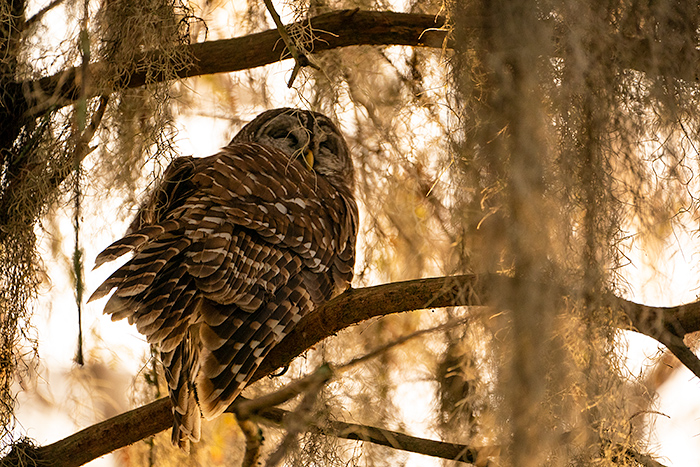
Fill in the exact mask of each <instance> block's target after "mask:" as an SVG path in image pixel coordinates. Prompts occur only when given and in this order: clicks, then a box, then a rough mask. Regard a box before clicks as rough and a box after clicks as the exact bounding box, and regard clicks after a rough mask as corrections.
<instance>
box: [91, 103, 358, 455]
mask: <svg viewBox="0 0 700 467" xmlns="http://www.w3.org/2000/svg"><path fill="white" fill-rule="evenodd" d="M353 186H354V182H353V166H352V161H351V159H350V155H349V151H348V147H347V144H346V143H345V140H344V139H343V137H342V135H341V134H340V132H339V131H338V129H337V128H336V126H335V125H334V124H333V123H332V122H331V121H330V120H329V119H328V118H327V117H325V116H323V115H321V114H318V113H315V112H309V111H304V110H297V109H275V110H269V111H267V112H264V113H262V114H261V115H259V116H258V117H257V118H255V119H254V120H253V121H252V122H250V123H249V124H248V125H246V126H245V127H244V128H243V129H242V130H241V131H240V132H239V133H238V134H237V135H236V136H235V137H234V138H233V140H232V141H231V143H230V144H229V145H228V146H226V147H225V148H224V149H223V150H222V151H221V152H219V153H218V154H216V155H214V156H210V157H205V158H192V157H182V158H178V159H176V160H174V161H173V162H172V164H171V165H170V166H169V167H168V168H167V170H166V171H165V173H164V175H163V178H162V180H161V181H160V183H159V184H158V186H157V187H156V189H155V190H153V192H152V193H151V195H150V196H149V198H148V199H147V200H146V202H145V203H144V204H143V205H142V206H141V208H140V210H139V211H138V213H137V215H136V217H135V219H134V220H133V222H132V223H131V225H130V227H129V229H128V231H127V233H126V236H125V237H124V238H122V239H121V240H118V241H116V242H114V243H113V244H112V245H110V246H109V247H107V249H105V250H104V251H103V252H102V253H100V254H99V255H98V257H97V260H96V266H95V267H97V266H100V265H101V264H103V263H105V262H108V261H112V260H114V259H116V258H118V257H120V256H122V255H123V254H125V253H129V252H133V256H132V258H131V259H130V260H129V261H128V262H127V263H126V264H124V265H123V266H122V267H120V268H119V269H118V270H117V271H116V272H115V273H114V274H112V275H111V276H110V277H109V278H108V279H107V280H106V281H105V282H104V283H103V284H102V285H101V286H100V287H99V288H98V289H97V290H96V291H95V292H94V293H93V295H92V296H91V297H90V300H94V299H97V298H100V297H103V296H105V295H107V294H109V293H110V291H112V290H113V289H116V290H115V291H114V293H113V294H112V296H111V297H110V299H109V301H108V302H107V304H106V305H105V309H104V311H105V313H108V314H110V315H111V317H112V320H118V319H122V318H128V320H129V323H136V328H137V329H138V330H139V332H141V333H142V334H144V335H145V336H146V338H147V340H148V342H150V343H152V344H157V345H158V346H159V348H160V356H161V359H162V363H163V366H164V368H165V378H166V381H167V383H168V389H169V392H170V398H171V401H172V406H173V417H174V422H173V432H172V440H173V443H175V444H178V445H180V446H181V447H187V446H188V445H189V441H197V440H199V436H200V423H201V417H202V415H203V416H204V417H205V418H208V419H210V418H213V417H216V416H218V415H220V414H221V413H222V412H223V411H224V410H225V409H226V408H227V407H228V406H229V405H230V403H231V402H232V401H233V400H234V399H235V397H236V396H237V395H238V394H239V393H240V392H241V390H242V389H243V388H244V386H245V385H246V384H247V383H248V382H249V381H250V378H251V377H252V376H253V373H254V372H255V370H256V369H257V367H258V366H259V365H260V363H261V362H262V360H263V359H264V358H265V356H266V355H267V354H268V352H269V351H270V349H271V348H272V347H273V346H274V345H275V344H277V343H278V342H279V341H280V340H281V339H282V338H283V337H284V336H285V335H287V334H288V333H289V332H290V330H291V329H292V328H293V327H294V326H295V325H296V323H298V322H299V320H300V319H301V318H302V317H303V316H304V315H306V314H307V313H308V312H309V311H310V310H312V309H313V308H314V307H316V306H318V305H320V304H322V303H324V302H326V301H328V300H329V299H331V298H332V297H334V296H335V295H337V294H339V293H341V292H343V291H344V290H345V289H347V288H348V287H349V285H350V281H351V279H352V274H353V265H354V261H355V238H356V233H357V224H358V213H357V205H356V204H355V200H354V198H353Z"/></svg>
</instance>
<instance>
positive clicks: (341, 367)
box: [334, 316, 474, 373]
mask: <svg viewBox="0 0 700 467" xmlns="http://www.w3.org/2000/svg"><path fill="white" fill-rule="evenodd" d="M472 319H474V317H473V316H468V317H466V318H461V319H455V320H450V321H448V322H447V323H443V324H441V325H439V326H434V327H432V328H428V329H421V330H419V331H416V332H413V333H411V334H409V335H407V336H403V337H401V338H399V339H396V340H394V341H391V342H389V343H388V344H385V345H382V346H381V347H378V348H376V349H374V350H372V351H371V352H369V353H366V354H365V355H362V356H360V357H357V358H353V359H352V360H350V361H349V362H347V363H343V364H342V365H337V366H335V365H334V368H335V371H336V373H337V372H341V371H345V370H347V369H348V368H350V367H352V366H355V365H358V364H360V363H362V362H365V361H367V360H371V359H372V358H374V357H377V356H378V355H381V354H382V353H384V352H386V351H387V350H389V349H391V348H394V347H398V346H399V345H401V344H404V343H406V342H408V341H410V340H411V339H415V338H417V337H420V336H423V335H425V334H430V333H433V332H438V331H443V330H445V329H451V328H453V327H455V326H459V325H460V324H464V323H466V322H468V321H471V320H472Z"/></svg>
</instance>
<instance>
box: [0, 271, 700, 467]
mask: <svg viewBox="0 0 700 467" xmlns="http://www.w3.org/2000/svg"><path fill="white" fill-rule="evenodd" d="M513 281H514V279H513V278H511V277H506V276H501V275H495V274H484V275H463V276H454V277H436V278H430V279H420V280H414V281H407V282H395V283H391V284H385V285H380V286H376V287H367V288H363V289H352V290H349V291H347V292H345V293H344V294H342V295H340V296H339V297H337V298H336V299H334V300H332V301H331V302H329V303H327V304H326V305H324V306H322V307H319V308H318V309H317V310H315V311H314V312H313V313H311V314H309V315H308V316H307V317H305V318H304V319H303V320H301V321H300V322H299V324H298V325H297V327H296V328H295V329H294V331H293V332H292V333H290V334H289V335H288V336H287V337H286V338H285V339H284V340H283V341H282V342H281V343H280V344H278V345H277V346H276V347H274V348H273V350H272V351H271V352H270V354H269V355H268V357H267V358H266V359H265V361H263V364H262V365H261V366H260V368H258V371H257V372H256V373H255V376H254V377H253V381H257V380H258V379H260V378H262V377H264V376H266V375H268V374H271V373H272V372H273V371H274V370H275V369H277V368H279V367H281V366H285V365H286V364H288V363H289V362H291V360H293V359H294V358H295V357H297V356H298V355H300V354H301V353H303V352H304V351H306V350H307V349H309V348H311V347H312V346H314V345H315V344H316V343H318V342H320V341H321V340H323V339H325V338H327V337H329V336H332V335H334V334H336V333H337V332H339V331H340V330H342V329H345V328H347V327H350V326H352V325H354V324H358V323H360V322H362V321H365V320H368V319H371V318H374V317H377V316H385V315H389V314H393V313H401V312H405V311H411V310H420V309H427V308H439V307H447V306H485V305H489V304H494V303H497V300H496V299H497V297H498V296H499V293H498V292H499V291H500V292H502V291H503V290H507V287H509V285H511V284H512V282H513ZM537 286H538V284H533V287H537ZM540 286H541V284H540ZM565 297H566V294H565V293H564V291H560V293H559V295H558V298H556V299H561V300H562V301H563V300H564V298H565ZM606 301H607V303H608V305H609V306H610V307H612V308H615V309H618V310H621V311H623V312H624V315H623V316H622V318H621V319H620V321H619V322H618V323H617V326H619V327H620V328H624V329H634V330H638V331H639V332H642V333H644V334H646V335H649V336H651V337H653V338H655V339H657V340H659V341H660V342H662V343H663V339H667V338H670V337H671V336H674V339H681V342H682V338H683V337H684V336H685V334H687V333H691V332H696V331H700V302H694V303H690V304H687V305H681V306H676V307H649V306H645V305H640V304H637V303H633V302H630V301H627V300H623V299H621V298H618V297H615V296H613V295H610V296H609V297H606ZM513 312H517V310H513ZM675 342H676V344H677V343H678V341H677V340H675ZM693 358H694V356H693ZM171 425H172V416H171V405H170V401H169V400H168V399H166V398H163V399H159V400H157V401H155V402H152V403H150V404H148V405H145V406H143V407H139V408H137V409H134V410H131V411H129V412H126V413H123V414H121V415H118V416H116V417H113V418H111V419H109V420H106V421H104V422H101V423H98V424H96V425H93V426H91V427H88V428H86V429H84V430H82V431H80V432H78V433H75V434H73V435H71V436H69V437H68V438H65V439H63V440H61V441H58V442H56V443H53V444H51V445H47V446H42V447H39V448H37V449H36V452H35V455H36V456H38V458H39V459H41V460H42V461H45V462H56V464H55V465H61V466H63V467H76V466H80V465H82V464H84V463H86V462H88V461H90V460H92V459H95V458H97V457H100V456H103V455H105V454H107V453H109V452H112V451H114V450H116V449H119V448H121V447H123V446H127V445H129V444H132V443H135V442H137V441H139V440H141V439H143V438H146V437H148V436H151V435H153V434H156V433H158V432H160V431H163V430H166V429H167V428H169V427H170V426H171ZM6 465H7V466H9V465H13V464H8V463H7V461H0V467H4V466H6Z"/></svg>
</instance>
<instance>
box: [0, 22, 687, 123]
mask: <svg viewBox="0 0 700 467" xmlns="http://www.w3.org/2000/svg"><path fill="white" fill-rule="evenodd" d="M483 24H484V22H483V20H482V18H478V17H475V18H473V21H472V23H471V24H467V25H466V26H467V27H470V28H480V27H483ZM296 28H309V29H310V30H311V31H313V33H312V34H311V37H312V38H311V39H310V40H309V41H308V43H304V44H303V46H304V50H308V51H311V52H313V53H317V52H322V51H325V50H330V49H335V48H339V47H348V46H353V45H406V46H413V47H433V48H452V46H453V43H452V42H451V41H450V35H449V34H448V30H447V28H446V23H445V18H443V17H441V16H434V15H423V14H411V13H395V12H391V11H363V10H357V9H356V10H340V11H333V12H330V13H325V14H322V15H319V16H316V17H314V18H311V19H309V20H304V21H299V22H296V23H292V24H290V25H287V26H286V27H285V29H286V30H288V31H292V30H294V29H296ZM562 35H563V33H562ZM610 43H611V44H613V45H612V49H611V50H610V51H609V53H608V55H611V56H615V57H618V59H619V61H620V63H619V64H618V65H619V68H620V69H621V70H622V69H635V70H638V71H642V72H644V73H647V74H649V75H650V76H657V75H663V76H664V77H667V78H673V79H679V80H685V81H688V82H695V81H696V80H697V79H700V67H699V66H698V63H700V51H698V50H696V51H695V52H694V53H695V56H696V58H695V59H694V60H692V59H685V60H682V61H679V60H676V59H675V57H674V55H673V54H668V56H667V57H666V58H667V59H666V60H663V57H661V59H660V56H659V54H652V53H650V50H651V48H653V47H654V46H655V44H650V43H649V41H646V40H643V39H637V38H628V37H624V36H620V37H618V38H617V40H614V41H610ZM285 51H286V47H285V44H284V42H283V41H282V40H281V38H280V33H279V31H278V30H277V29H272V30H268V31H264V32H261V33H257V34H250V35H247V36H243V37H235V38H231V39H223V40H217V41H207V42H202V43H197V44H191V45H187V46H183V47H182V50H181V52H182V53H181V54H177V55H178V56H180V57H182V56H186V57H191V58H192V60H191V64H190V65H186V66H182V65H181V64H179V63H173V64H172V65H173V67H174V68H176V69H178V71H177V76H178V77H180V78H187V77H192V76H200V75H206V74H212V73H226V72H233V71H241V70H246V69H251V68H256V67H259V66H264V65H269V64H271V63H275V62H278V61H281V60H283V59H287V58H291V56H290V55H289V54H288V53H285ZM160 57H161V52H160V51H158V50H153V51H148V52H145V53H141V54H137V55H136V57H135V60H134V63H133V72H132V73H125V78H124V80H123V81H122V82H117V83H115V86H116V87H123V86H126V87H130V88H133V87H139V86H142V85H144V84H145V83H146V80H147V78H148V79H149V80H151V81H163V80H166V79H170V78H172V76H171V75H168V76H165V75H158V74H155V75H153V74H151V75H148V76H147V73H148V72H147V71H143V70H145V69H148V66H147V64H149V63H153V62H154V61H157V62H160V61H161V60H159V58H160ZM679 62H682V63H679ZM108 69H109V67H108V65H107V64H105V63H102V62H96V63H93V64H92V65H91V66H90V74H91V75H92V76H99V75H101V74H104V73H105V72H106V70H108ZM79 74H80V73H79V69H77V68H69V69H66V70H64V71H61V72H59V73H56V74H55V75H52V76H47V77H44V78H41V79H39V80H34V81H25V82H22V83H14V84H12V83H10V84H9V85H8V89H7V93H8V94H10V95H16V96H23V98H24V100H25V103H24V104H22V103H19V102H17V101H16V102H15V103H14V105H15V106H16V107H17V108H23V109H27V110H26V116H28V117H33V116H37V115H40V114H42V113H43V112H45V111H46V110H47V109H48V108H51V107H54V108H55V107H61V106H64V105H68V104H70V103H72V102H73V101H75V100H76V99H77V98H78V97H79V96H80V93H81V88H80V83H81V80H80V78H79ZM111 91H112V90H111V89H90V90H88V92H87V93H86V95H88V96H96V95H98V94H109V93H110V92H111Z"/></svg>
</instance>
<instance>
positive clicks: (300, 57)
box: [264, 0, 320, 88]
mask: <svg viewBox="0 0 700 467" xmlns="http://www.w3.org/2000/svg"><path fill="white" fill-rule="evenodd" d="M264 1H265V6H266V7H267V11H269V12H270V16H272V20H273V21H274V22H275V26H277V31H278V32H279V34H280V38H281V39H282V42H284V45H285V46H286V47H287V50H288V51H289V54H290V55H291V56H292V58H293V59H294V69H293V70H292V76H290V77H289V81H288V82H287V87H288V88H291V87H292V84H294V80H295V79H296V77H297V75H298V74H299V70H301V68H302V67H305V66H310V67H311V68H314V69H316V70H320V68H319V66H318V65H316V64H315V63H314V62H312V61H311V59H309V57H308V56H307V55H306V54H305V53H304V52H301V51H300V50H299V48H298V47H297V45H296V44H295V43H294V41H293V40H292V38H291V37H290V36H289V33H287V28H286V27H285V26H284V24H283V23H282V18H280V15H279V14H277V10H275V6H274V5H273V4H272V0H264Z"/></svg>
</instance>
